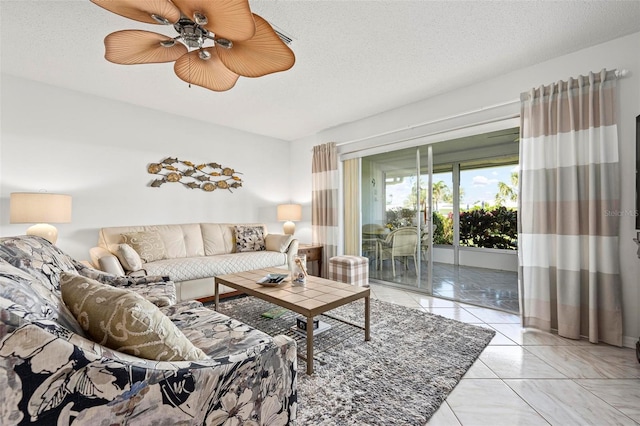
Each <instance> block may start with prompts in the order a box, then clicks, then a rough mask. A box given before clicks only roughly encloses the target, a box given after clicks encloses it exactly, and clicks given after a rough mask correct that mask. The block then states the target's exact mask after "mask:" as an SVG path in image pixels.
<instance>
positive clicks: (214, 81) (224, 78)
mask: <svg viewBox="0 0 640 426" xmlns="http://www.w3.org/2000/svg"><path fill="white" fill-rule="evenodd" d="M201 51H205V52H208V53H209V54H210V55H211V56H210V58H209V59H202V58H201V57H200V52H201ZM173 69H174V71H175V73H176V75H177V76H178V77H179V78H180V79H181V80H183V81H186V82H187V83H192V84H195V85H197V86H200V87H204V88H205V89H209V90H213V91H216V92H224V91H225V90H229V89H231V88H232V87H233V86H235V84H236V81H238V77H239V76H238V74H236V73H234V72H232V71H230V70H229V69H227V68H226V67H225V66H224V64H223V63H222V62H221V61H220V58H219V57H218V55H217V54H216V51H215V49H214V48H213V47H209V48H206V49H201V50H194V51H193V52H189V53H187V54H185V55H183V56H182V57H180V59H178V60H177V61H176V63H175V65H174V67H173Z"/></svg>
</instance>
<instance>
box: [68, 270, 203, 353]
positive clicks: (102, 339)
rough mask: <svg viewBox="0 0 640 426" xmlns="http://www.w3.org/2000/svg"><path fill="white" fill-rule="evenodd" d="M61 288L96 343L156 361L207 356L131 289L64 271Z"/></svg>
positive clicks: (153, 306) (164, 316) (69, 305)
mask: <svg viewBox="0 0 640 426" xmlns="http://www.w3.org/2000/svg"><path fill="white" fill-rule="evenodd" d="M60 289H61V291H62V299H63V300H64V302H65V303H66V304H67V306H68V307H69V309H70V310H71V312H72V313H73V315H75V317H76V318H77V320H78V322H79V323H80V326H81V327H82V329H83V330H85V331H86V332H87V334H88V335H89V336H91V338H92V339H93V340H94V341H95V342H96V343H99V344H101V345H104V346H106V347H108V348H111V349H114V350H117V351H120V352H124V353H128V354H131V355H135V356H138V357H141V358H146V359H151V360H156V361H191V360H202V359H208V356H207V355H206V354H205V353H204V352H203V351H202V350H201V349H198V348H197V347H195V346H194V345H193V343H191V342H190V341H189V339H187V338H186V337H185V335H184V334H183V333H182V331H180V329H178V328H177V327H176V326H175V324H173V322H171V319H169V317H167V316H166V315H164V314H163V313H162V312H161V311H160V310H159V309H158V307H157V306H155V305H154V304H153V303H151V302H149V301H148V300H146V299H145V298H144V297H142V296H140V295H139V294H137V293H135V292H133V291H131V290H127V289H123V288H116V287H111V286H109V285H106V284H102V283H99V282H97V281H95V280H92V279H90V278H86V277H82V276H80V275H75V274H69V273H66V272H63V273H62V276H61V279H60Z"/></svg>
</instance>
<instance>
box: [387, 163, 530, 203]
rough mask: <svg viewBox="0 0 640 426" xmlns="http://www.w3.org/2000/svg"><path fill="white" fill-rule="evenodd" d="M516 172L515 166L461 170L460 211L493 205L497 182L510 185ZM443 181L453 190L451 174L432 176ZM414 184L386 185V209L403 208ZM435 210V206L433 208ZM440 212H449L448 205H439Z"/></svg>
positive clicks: (408, 181) (409, 181) (405, 180)
mask: <svg viewBox="0 0 640 426" xmlns="http://www.w3.org/2000/svg"><path fill="white" fill-rule="evenodd" d="M517 170H518V166H517V165H513V164H511V165H508V166H500V167H490V168H483V169H472V170H463V171H461V172H460V187H461V188H462V189H463V191H464V195H463V198H462V203H461V205H460V207H461V208H462V209H466V208H470V207H473V206H474V205H476V204H479V205H481V204H482V202H485V203H489V204H491V205H493V204H495V197H496V194H497V193H498V182H504V183H506V184H509V185H511V173H512V172H516V171H517ZM427 181H428V178H427V176H426V175H423V176H422V182H423V183H425V184H426V183H427ZM438 181H443V182H444V183H445V184H446V185H447V186H448V187H449V188H451V189H453V183H452V181H451V173H438V174H434V175H433V182H434V183H435V182H438ZM414 184H415V178H408V179H404V180H403V182H402V183H399V184H395V185H387V191H386V192H387V209H390V208H394V207H403V206H404V202H405V200H406V199H407V198H408V197H409V194H410V193H411V188H412V187H413V186H414ZM505 205H506V206H508V207H515V203H513V202H507V203H505ZM434 208H435V206H434ZM439 208H440V210H447V211H450V210H451V206H450V205H442V204H440V205H439Z"/></svg>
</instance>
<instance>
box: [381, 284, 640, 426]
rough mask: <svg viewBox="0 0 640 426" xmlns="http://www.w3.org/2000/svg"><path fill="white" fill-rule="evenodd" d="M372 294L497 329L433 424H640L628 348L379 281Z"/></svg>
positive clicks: (638, 375)
mask: <svg viewBox="0 0 640 426" xmlns="http://www.w3.org/2000/svg"><path fill="white" fill-rule="evenodd" d="M371 294H372V297H373V298H376V299H379V300H384V301H386V302H390V303H397V304H400V305H403V306H407V307H410V308H414V309H419V310H423V311H427V312H432V313H434V314H438V315H442V316H444V317H448V318H454V319H456V320H459V321H462V322H466V323H470V324H477V325H479V326H481V327H488V328H493V329H494V330H495V331H496V336H495V337H494V338H493V340H492V341H491V343H490V344H489V346H487V348H486V349H485V350H484V351H483V352H482V354H481V355H480V357H479V359H478V360H477V361H476V362H475V363H474V364H473V366H472V367H471V368H470V369H469V371H468V372H467V374H465V376H464V377H463V378H462V380H461V381H460V383H459V384H458V385H457V386H456V388H455V389H454V390H453V392H451V394H450V395H449V397H448V398H447V400H446V401H445V402H444V403H443V404H442V405H441V407H440V409H439V410H438V411H437V412H436V413H435V414H434V415H433V416H432V418H431V419H430V421H429V423H428V424H429V425H430V426H458V425H464V426H469V425H491V426H499V425H509V426H510V425H521V426H527V425H562V426H569V425H598V426H600V425H638V424H640V364H639V363H638V361H637V359H636V356H635V350H633V349H629V348H617V347H613V346H608V345H604V344H599V345H594V344H591V343H589V342H587V341H574V340H569V339H563V338H561V337H558V336H556V335H553V334H549V333H544V332H540V331H536V330H532V329H526V330H523V329H521V328H520V325H519V323H520V320H519V317H518V316H517V315H514V314H510V313H507V312H503V311H497V310H492V309H487V308H482V307H477V306H472V305H466V304H464V303H459V302H454V301H451V300H444V299H438V298H435V297H429V296H425V295H422V294H419V293H414V292H411V291H405V290H399V289H395V288H391V287H387V286H384V285H381V284H375V283H372V284H371Z"/></svg>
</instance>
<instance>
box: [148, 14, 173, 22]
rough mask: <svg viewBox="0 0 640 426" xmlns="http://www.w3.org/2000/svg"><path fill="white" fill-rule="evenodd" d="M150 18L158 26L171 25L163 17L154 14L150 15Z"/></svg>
mask: <svg viewBox="0 0 640 426" xmlns="http://www.w3.org/2000/svg"><path fill="white" fill-rule="evenodd" d="M151 18H152V19H153V20H154V21H156V22H157V23H158V24H160V25H171V22H170V21H169V20H168V19H167V18H165V17H164V16H160V15H157V14H155V13H152V14H151Z"/></svg>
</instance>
